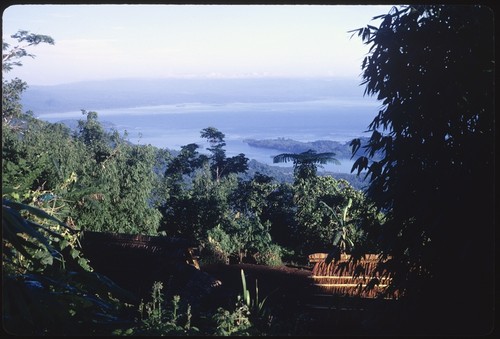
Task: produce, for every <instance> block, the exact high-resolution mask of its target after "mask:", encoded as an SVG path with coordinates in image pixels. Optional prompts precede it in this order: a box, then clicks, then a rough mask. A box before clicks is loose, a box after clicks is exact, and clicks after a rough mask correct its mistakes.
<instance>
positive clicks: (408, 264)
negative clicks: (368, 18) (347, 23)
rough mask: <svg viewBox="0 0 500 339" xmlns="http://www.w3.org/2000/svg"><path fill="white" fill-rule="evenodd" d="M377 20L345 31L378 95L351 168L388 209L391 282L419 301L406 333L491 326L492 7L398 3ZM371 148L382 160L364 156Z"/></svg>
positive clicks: (370, 90)
mask: <svg viewBox="0 0 500 339" xmlns="http://www.w3.org/2000/svg"><path fill="white" fill-rule="evenodd" d="M378 18H382V23H381V24H380V26H379V27H378V28H377V27H374V26H370V25H369V26H367V27H366V28H361V29H358V30H355V31H353V32H354V34H356V33H357V35H358V36H360V37H361V38H362V40H363V41H364V42H365V43H366V44H368V45H370V51H369V53H368V55H367V56H366V57H365V58H364V60H363V63H362V68H363V79H364V81H363V84H364V85H366V87H365V93H366V94H368V95H377V98H378V99H379V100H381V102H382V108H381V109H380V111H379V112H378V114H377V115H376V116H375V118H374V119H373V121H372V123H371V124H370V125H369V130H370V131H371V132H372V135H371V138H370V140H369V143H368V145H366V147H365V150H366V157H360V158H358V159H357V161H356V162H355V164H354V166H353V171H354V170H356V169H357V170H358V173H359V171H361V170H363V169H367V175H371V177H370V185H369V187H368V190H367V194H368V196H369V197H370V198H372V199H373V200H374V202H375V203H376V204H377V206H378V207H379V208H380V209H381V210H383V211H385V212H386V213H387V215H386V216H387V222H386V224H385V225H384V227H383V228H382V229H381V230H380V232H381V233H379V234H378V235H377V236H378V238H379V239H380V240H381V246H382V248H383V249H384V252H385V254H387V255H391V256H392V258H393V260H392V264H393V265H394V266H393V267H394V274H395V276H394V284H395V286H396V287H397V288H400V289H402V290H405V292H406V294H407V296H408V297H409V298H410V299H411V300H416V301H418V302H416V303H415V304H414V305H413V306H415V305H417V307H414V308H413V309H412V310H413V312H412V313H411V315H412V316H415V317H414V319H413V320H411V321H410V322H411V324H412V325H413V326H414V327H413V328H412V330H417V331H435V332H436V333H448V334H449V333H460V334H466V333H468V334H472V333H473V334H479V333H481V334H485V333H488V332H489V331H490V330H491V329H492V328H493V327H492V326H493V322H492V321H493V308H494V305H493V300H494V296H493V292H494V285H493V281H494V280H493V273H494V265H493V258H494V243H493V240H492V239H493V235H494V231H493V228H494V185H493V182H494V135H495V130H494V122H495V112H494V65H495V58H494V39H493V34H494V25H493V14H492V11H491V9H489V8H487V7H485V6H479V5H477V6H458V5H453V6H450V5H440V6H438V5H432V6H431V5H422V6H402V7H399V8H397V7H394V8H393V9H392V10H391V11H390V12H389V13H388V14H386V15H381V16H379V17H378ZM353 146H354V149H353V151H355V150H356V148H357V147H358V146H359V143H358V142H356V141H354V142H353ZM376 152H381V154H383V157H382V159H381V160H380V161H373V160H370V159H369V158H370V157H371V156H373V155H374V154H375V153H376ZM472 272H474V274H473V276H470V278H467V286H464V285H463V280H462V279H463V278H464V277H465V276H468V274H470V273H472ZM459 276H460V277H461V278H460V277H459ZM410 317H411V316H410ZM410 317H409V318H410ZM417 323H418V325H417Z"/></svg>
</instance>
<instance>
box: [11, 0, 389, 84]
mask: <svg viewBox="0 0 500 339" xmlns="http://www.w3.org/2000/svg"><path fill="white" fill-rule="evenodd" d="M391 7H392V6H368V5H353V6H340V5H296V6H293V5H272V6H270V5H17V6H12V7H9V8H7V9H6V10H5V11H4V13H3V17H2V25H3V27H2V28H3V39H4V41H6V42H9V43H11V44H12V45H16V44H17V43H16V42H15V41H13V40H12V39H11V38H10V35H12V34H14V33H16V32H17V31H18V30H19V29H23V30H28V31H30V32H33V33H38V34H45V35H50V36H51V37H52V38H54V40H55V45H53V46H51V45H46V44H42V45H38V46H36V47H32V48H31V49H30V50H29V52H30V53H33V54H35V55H36V58H35V59H31V58H24V59H23V61H22V62H23V66H22V67H16V68H15V69H13V70H12V71H10V72H9V73H7V74H5V76H6V78H12V77H19V78H21V79H23V80H24V81H26V82H28V84H29V85H47V84H60V83H68V82H75V81H82V80H100V79H110V78H127V77H145V78H160V77H187V76H189V77H192V76H195V77H245V76H284V77H289V76H290V77H302V76H307V77H315V76H347V77H353V78H356V77H359V75H360V73H361V62H362V59H363V57H364V56H365V54H366V53H367V52H368V46H366V45H363V44H362V42H361V39H360V38H359V37H357V36H355V37H353V38H350V37H351V33H347V31H349V30H352V29H356V28H360V27H364V26H366V25H367V24H371V25H375V26H378V24H379V21H372V18H373V17H374V16H376V15H379V14H386V13H388V11H389V10H390V8H391Z"/></svg>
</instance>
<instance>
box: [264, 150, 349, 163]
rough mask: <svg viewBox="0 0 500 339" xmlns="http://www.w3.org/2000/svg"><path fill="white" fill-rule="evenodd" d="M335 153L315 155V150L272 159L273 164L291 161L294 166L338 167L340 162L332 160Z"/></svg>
mask: <svg viewBox="0 0 500 339" xmlns="http://www.w3.org/2000/svg"><path fill="white" fill-rule="evenodd" d="M334 156H335V153H333V152H324V153H316V151H315V150H312V149H310V150H308V151H305V152H302V153H282V154H278V155H276V156H275V157H273V163H275V164H276V163H285V162H290V161H293V163H294V164H306V163H308V164H321V165H324V164H327V163H334V164H336V165H340V161H338V160H337V159H336V158H334Z"/></svg>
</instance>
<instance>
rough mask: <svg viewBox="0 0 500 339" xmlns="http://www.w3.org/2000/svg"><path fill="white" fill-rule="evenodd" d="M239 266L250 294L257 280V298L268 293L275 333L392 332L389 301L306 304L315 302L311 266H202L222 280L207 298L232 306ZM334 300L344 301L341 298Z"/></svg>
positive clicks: (238, 283)
mask: <svg viewBox="0 0 500 339" xmlns="http://www.w3.org/2000/svg"><path fill="white" fill-rule="evenodd" d="M242 269H243V271H244V273H245V277H246V281H247V285H248V289H249V290H250V294H251V296H252V298H254V296H255V284H256V280H257V285H258V290H259V300H262V299H263V298H265V297H266V296H267V300H266V305H268V306H269V307H271V308H272V310H273V311H274V312H275V314H276V315H277V316H278V317H279V318H280V320H281V321H280V325H279V326H281V328H278V329H276V331H277V333H280V334H281V333H285V334H288V335H301V336H332V335H367V334H369V335H372V334H391V333H392V332H391V330H390V328H393V327H394V323H386V321H385V320H387V319H385V320H384V318H386V316H383V315H384V314H387V313H386V312H387V311H388V309H387V307H388V306H391V305H385V304H381V305H375V304H373V305H372V302H374V300H365V301H364V304H363V306H362V307H361V308H362V309H364V310H351V311H341V310H337V311H331V310H326V311H325V310H324V309H323V310H321V309H320V310H318V309H311V308H310V307H309V306H310V304H311V302H312V303H314V301H313V299H314V297H312V294H313V293H314V292H311V287H310V283H311V281H310V279H309V278H308V277H309V276H310V275H311V270H310V269H305V268H295V267H288V266H279V267H269V266H262V265H252V264H237V265H236V264H235V265H206V266H202V267H201V270H202V271H204V272H206V273H208V274H210V275H211V276H212V277H213V278H215V279H217V280H219V281H220V282H221V285H220V286H219V287H217V288H215V289H214V292H215V293H213V294H212V296H211V299H209V301H208V302H211V303H215V304H219V305H221V306H224V307H226V308H230V307H231V306H234V302H235V300H236V296H237V295H238V294H242V282H241V270H242ZM336 300H337V301H336V302H342V303H345V300H344V299H342V298H341V299H336ZM366 302H370V303H368V304H367V303H366ZM330 305H331V304H330ZM337 306H338V304H337ZM389 311H390V312H394V311H393V310H390V309H389Z"/></svg>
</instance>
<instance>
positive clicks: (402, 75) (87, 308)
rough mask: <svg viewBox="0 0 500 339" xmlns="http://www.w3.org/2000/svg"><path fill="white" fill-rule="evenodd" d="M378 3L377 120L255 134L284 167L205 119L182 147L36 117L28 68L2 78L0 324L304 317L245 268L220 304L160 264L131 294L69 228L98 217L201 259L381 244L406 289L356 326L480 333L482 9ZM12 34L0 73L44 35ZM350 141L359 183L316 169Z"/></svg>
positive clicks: (226, 324) (484, 217)
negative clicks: (236, 288) (346, 135)
mask: <svg viewBox="0 0 500 339" xmlns="http://www.w3.org/2000/svg"><path fill="white" fill-rule="evenodd" d="M381 18H383V20H382V23H381V24H380V26H379V27H374V26H370V25H368V26H367V27H365V28H360V29H358V30H355V31H353V32H352V34H353V36H358V37H359V38H361V39H362V40H363V42H365V43H366V44H367V45H370V47H371V49H370V53H369V55H367V56H366V57H365V58H364V60H363V62H362V70H363V74H362V77H363V85H364V86H365V88H366V90H365V92H366V95H376V96H377V98H378V100H380V101H381V103H382V108H381V109H380V110H379V111H378V113H377V112H375V113H377V114H376V115H375V118H374V119H373V122H372V123H371V124H370V125H369V126H368V127H367V128H368V131H369V132H370V133H371V136H370V137H369V138H367V139H354V140H352V141H350V142H349V145H333V144H332V145H330V143H328V147H327V148H323V147H324V146H327V145H325V143H319V144H315V143H306V144H302V143H296V142H292V141H290V140H274V141H269V140H268V141H264V145H270V144H272V145H273V147H274V146H276V143H285V144H286V146H285V145H283V146H282V147H286V148H282V149H283V151H284V153H282V154H278V155H277V156H276V157H275V162H290V163H292V166H293V169H292V171H293V173H290V175H291V180H281V179H277V178H276V177H274V176H273V175H272V173H269V172H267V173H264V170H262V171H260V170H259V167H258V166H259V164H256V163H252V162H250V161H249V159H248V158H247V157H246V156H245V154H238V155H235V156H227V154H226V142H225V134H224V131H221V130H219V129H217V126H207V127H206V128H204V129H202V130H201V131H200V136H201V138H203V139H204V140H206V142H207V144H208V147H207V148H206V150H204V152H201V150H200V146H199V145H198V144H196V143H190V144H186V145H183V146H182V147H181V149H180V150H178V151H177V152H172V151H170V150H167V149H160V148H157V147H154V146H151V145H140V144H134V143H131V142H129V140H128V139H127V135H126V134H121V133H119V132H118V131H116V130H113V129H111V130H110V129H108V128H106V127H105V126H103V124H102V122H101V121H100V119H99V113H98V112H94V111H87V110H82V118H81V119H80V120H79V121H78V122H77V125H76V126H74V128H69V127H68V126H66V125H64V124H61V123H49V122H45V121H42V120H40V119H37V118H35V116H34V112H26V111H25V110H24V109H23V107H22V105H21V96H22V93H23V92H24V91H25V90H26V88H27V86H28V84H27V83H26V82H24V81H22V80H21V79H18V78H15V79H12V80H3V82H2V198H3V205H2V230H3V234H2V250H3V251H2V273H3V274H2V278H3V281H2V286H3V292H4V298H3V301H2V302H3V305H2V306H3V308H2V317H3V325H4V330H5V331H7V332H8V333H9V334H16V335H41V334H44V335H77V334H80V335H81V334H87V335H111V334H114V335H173V334H177V335H246V334H254V335H266V334H286V335H294V334H297V333H301V332H299V331H298V330H297V329H298V328H299V327H300V326H299V325H300V324H302V323H303V322H307V319H306V316H305V313H300V312H299V313H298V314H293V316H292V317H291V318H284V317H283V316H282V315H283V314H285V313H284V310H283V307H282V305H276V304H272V303H269V304H268V303H266V302H265V301H266V299H263V298H264V297H265V296H261V298H260V299H259V297H258V289H257V287H255V292H253V291H252V294H251V293H250V292H249V291H248V289H247V288H246V287H247V285H246V281H245V278H244V274H243V273H242V286H243V288H242V292H243V294H242V295H240V296H239V297H238V299H236V300H233V301H232V304H230V305H227V304H226V305H222V306H220V307H218V308H217V309H211V308H210V307H211V306H210V305H204V306H203V305H202V306H200V307H199V308H194V306H193V308H192V305H190V304H187V303H186V302H185V301H183V300H180V299H179V297H178V296H173V297H172V299H169V300H165V299H164V294H162V293H163V292H162V289H163V287H164V286H163V282H157V283H155V284H154V285H153V286H152V294H151V298H152V299H153V301H151V302H143V301H142V300H141V301H140V302H139V301H137V300H135V301H134V299H133V298H131V297H130V293H128V292H127V291H125V290H123V289H122V288H121V287H120V286H117V285H116V284H115V283H114V282H113V281H111V280H109V279H108V278H106V277H105V276H103V275H102V274H100V272H96V271H95V270H93V268H92V262H91V261H89V260H88V259H87V258H86V257H85V255H84V254H83V251H82V248H81V246H80V237H81V234H82V233H84V232H85V231H96V232H104V233H125V234H141V235H152V236H153V235H154V236H157V235H161V236H166V237H175V238H182V239H186V240H188V241H191V242H194V243H196V244H198V248H199V250H200V266H201V267H203V265H209V264H214V263H216V264H221V265H231V264H233V263H252V264H256V265H265V266H271V267H272V266H274V267H280V266H284V265H285V264H289V265H290V264H291V265H295V266H305V265H307V257H308V255H309V254H311V253H318V252H322V253H328V254H329V255H328V256H327V259H325V260H328V261H334V260H337V259H339V258H340V256H341V255H342V254H349V255H350V256H351V258H352V260H353V261H354V262H355V263H356V260H361V258H362V257H363V256H364V255H366V254H377V255H378V257H379V258H380V261H379V263H378V266H377V268H376V270H377V271H379V272H380V273H381V274H390V277H391V281H390V284H389V288H388V289H389V290H390V291H398V293H399V295H401V298H400V299H399V300H397V302H398V303H397V310H398V311H397V312H395V313H387V315H386V314H380V315H379V316H378V317H376V318H370V319H364V320H363V321H362V322H359V326H366V327H364V328H366V329H373V330H374V331H376V333H377V334H385V333H391V334H399V335H401V334H408V333H410V334H425V335H429V334H431V335H432V334H434V335H463V334H465V335H485V334H489V333H491V331H493V329H494V313H495V297H494V291H495V286H494V274H495V266H494V259H493V258H494V255H495V251H494V217H495V212H494V211H495V209H494V202H495V189H494V185H493V183H494V176H495V173H494V141H495V125H494V53H493V51H494V44H493V32H494V25H493V17H492V11H491V10H490V9H489V8H487V7H484V6H480V5H477V6H448V5H418V6H398V7H394V8H393V9H392V10H391V11H390V13H387V14H383V15H382V16H381ZM12 37H13V38H14V39H16V40H17V41H18V42H19V45H17V46H10V45H8V44H5V43H4V44H3V62H2V71H3V72H4V74H5V73H7V72H9V71H10V70H11V69H12V68H13V67H19V66H22V64H21V61H22V60H23V58H24V57H26V56H31V54H30V53H31V49H32V48H34V47H36V46H37V45H39V44H53V43H54V40H53V39H52V38H51V37H50V36H47V35H41V34H36V33H30V32H27V31H22V30H21V31H19V32H17V33H15V34H13V35H12ZM35 113H36V112H35ZM252 142H253V143H258V142H257V141H252ZM261 145H262V144H261ZM313 146H314V147H318V148H313ZM337 146H339V147H340V148H335V147H337ZM347 146H349V147H350V149H351V155H352V154H354V155H355V159H356V161H355V163H354V167H353V170H354V173H353V174H354V175H360V176H361V177H365V176H366V178H367V182H366V187H365V188H363V189H358V188H356V187H353V185H352V184H351V183H349V182H348V181H347V180H344V179H340V178H338V177H337V178H334V177H332V176H330V175H319V174H318V171H317V169H318V166H320V165H322V164H325V163H329V162H335V161H337V160H336V159H337V157H339V156H340V155H342V156H344V155H347V154H344V153H346V152H347ZM329 147H334V148H333V149H332V148H329ZM205 151H206V152H205ZM349 157H350V155H349ZM250 165H252V166H255V167H254V169H253V170H251V167H250ZM103 255H105V254H103ZM356 274H362V272H357V273H356ZM464 281H466V282H467V284H464ZM379 283H380V281H373V284H372V286H371V287H372V288H373V285H374V284H379ZM165 285H167V284H166V283H165ZM255 285H257V283H255ZM368 285H370V284H368ZM367 288H368V287H367ZM204 307H205V308H204ZM290 319H295V320H294V321H295V323H294V327H290V326H287V325H289V322H290ZM299 321H300V322H302V323H299ZM345 326H348V325H345ZM329 330H330V329H329ZM276 331H278V332H279V333H276ZM335 331H336V328H335V327H332V328H331V334H332V335H335V334H336V332H335ZM305 334H311V333H305ZM312 334H314V333H312Z"/></svg>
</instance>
